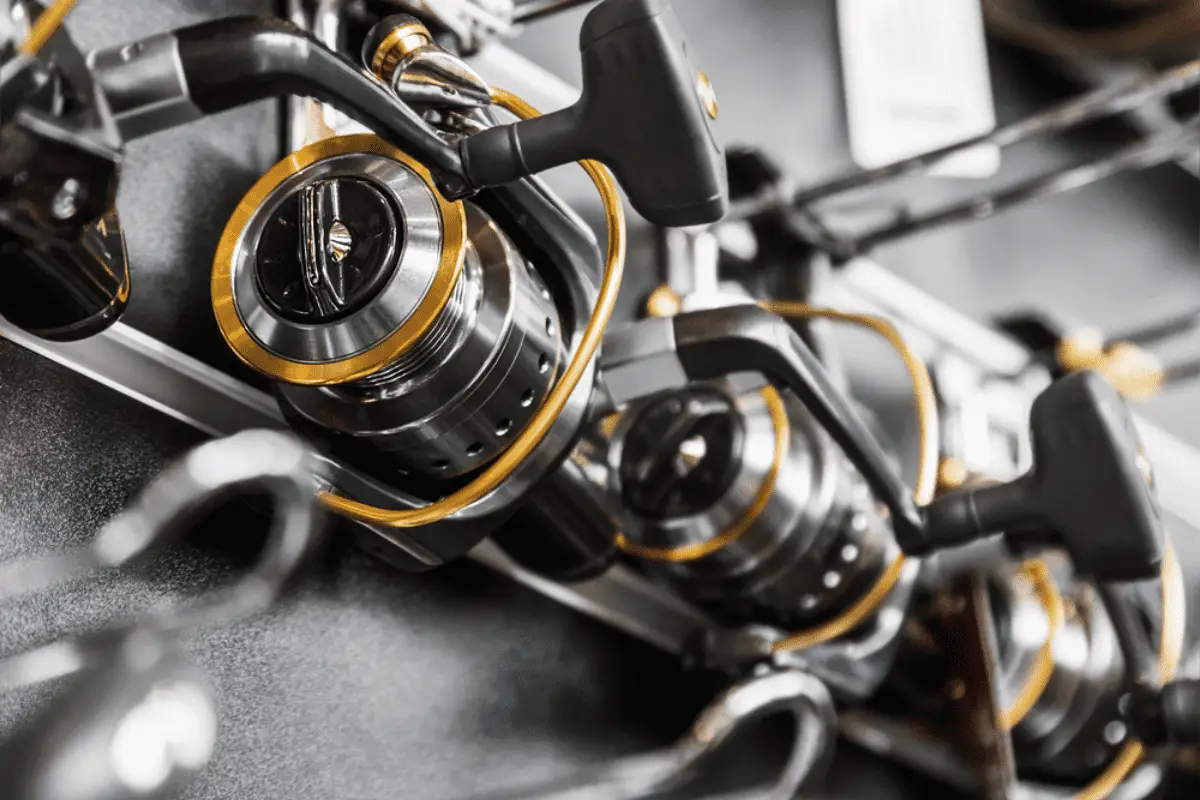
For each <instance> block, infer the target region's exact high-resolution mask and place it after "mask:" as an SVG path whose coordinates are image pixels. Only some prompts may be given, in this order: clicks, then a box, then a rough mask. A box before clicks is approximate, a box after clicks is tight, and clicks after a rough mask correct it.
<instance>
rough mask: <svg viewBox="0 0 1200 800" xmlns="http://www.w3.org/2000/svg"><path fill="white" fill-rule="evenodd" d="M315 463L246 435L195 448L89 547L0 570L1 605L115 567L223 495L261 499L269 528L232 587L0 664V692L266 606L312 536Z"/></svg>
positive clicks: (302, 453) (290, 445) (292, 446)
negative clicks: (270, 518) (265, 500)
mask: <svg viewBox="0 0 1200 800" xmlns="http://www.w3.org/2000/svg"><path fill="white" fill-rule="evenodd" d="M319 473H320V468H319V465H318V462H317V460H316V459H315V458H314V457H313V456H312V454H311V452H310V451H309V450H308V448H307V447H305V446H304V445H303V444H302V443H301V442H300V440H299V439H297V438H295V437H294V436H291V435H289V434H286V433H281V432H278V431H265V430H254V431H245V432H243V433H239V434H236V435H234V436H231V437H229V438H227V439H219V440H216V441H212V442H208V443H206V444H203V445H201V446H199V447H197V448H195V449H194V450H192V451H191V452H189V453H188V454H187V455H185V456H184V457H183V458H181V459H180V460H179V461H176V462H175V463H174V464H172V465H171V466H169V467H167V469H166V470H164V471H163V472H162V473H161V474H159V475H158V476H157V477H156V478H154V480H152V481H151V482H150V484H149V485H148V486H147V487H146V488H145V489H144V490H143V491H142V493H141V494H140V495H139V496H138V498H137V499H136V500H135V501H134V502H133V504H132V505H131V506H130V507H129V508H127V509H126V510H125V511H123V512H122V513H121V514H119V515H118V516H117V517H115V518H114V519H113V520H112V521H111V522H110V523H109V524H108V525H106V526H105V527H104V528H103V529H102V530H101V531H100V533H99V535H97V536H96V538H95V539H94V540H93V541H92V542H91V543H90V544H89V545H87V546H85V547H83V548H80V549H78V550H73V551H68V552H66V553H61V554H56V555H53V556H47V557H44V558H41V559H35V560H30V561H22V562H9V563H6V564H4V565H2V566H0V599H5V598H12V597H16V596H19V595H22V594H26V593H29V592H33V591H36V590H38V589H42V588H45V587H48V586H51V585H54V584H57V583H60V582H63V581H67V580H73V579H77V578H80V577H84V576H86V575H89V574H92V573H94V572H97V571H99V570H101V569H105V568H111V567H116V566H119V565H121V564H125V563H128V562H129V561H131V560H132V559H134V558H136V557H138V556H140V555H142V554H144V553H146V552H148V551H150V550H151V549H153V548H154V547H155V546H156V545H160V544H163V543H165V542H166V541H168V540H171V539H173V538H175V537H177V536H178V535H180V534H181V533H182V531H183V530H185V529H186V527H187V524H188V522H189V521H190V520H191V519H193V518H194V515H195V514H196V513H197V512H198V511H200V510H202V509H204V508H205V507H208V506H210V505H212V504H214V503H216V502H218V501H220V500H222V499H225V498H227V497H229V496H230V495H234V494H238V493H244V492H248V491H256V492H264V493H266V494H268V495H270V497H271V498H272V500H273V507H274V508H273V511H274V523H273V526H272V528H271V531H270V533H269V535H268V538H267V541H266V544H265V545H264V547H263V550H262V555H261V556H260V557H259V560H258V563H257V564H256V565H255V566H254V567H253V568H252V569H251V570H250V571H249V572H248V573H247V574H246V575H245V576H243V577H242V578H241V579H239V580H238V581H237V582H236V583H235V584H233V585H232V586H229V587H226V588H224V589H222V590H217V591H214V592H210V593H209V594H207V595H206V596H205V597H204V598H203V599H201V600H198V601H194V602H191V603H186V604H183V605H180V606H176V607H172V608H167V609H163V610H158V611H154V612H150V613H147V614H145V615H143V616H141V617H139V618H137V619H135V620H133V621H132V622H128V623H124V624H117V625H111V626H109V627H107V628H103V629H101V630H99V631H96V632H93V633H88V634H84V635H80V636H76V637H69V638H64V639H60V640H58V641H55V642H51V643H49V644H45V645H42V646H40V647H35V648H33V649H30V650H27V651H25V652H22V653H17V654H14V655H10V656H7V657H5V658H0V689H5V688H12V687H17V686H26V685H30V684H33V683H38V682H41V681H44V680H48V679H51V678H55V677H60V676H63V675H69V674H72V673H75V672H78V671H80V670H82V669H84V668H86V667H88V666H90V665H94V664H97V663H100V662H102V661H104V659H106V658H107V657H108V656H109V655H110V654H111V653H112V652H113V650H114V648H119V647H120V646H121V645H122V643H123V642H125V641H127V640H129V639H130V638H131V637H132V636H134V635H135V634H137V633H149V634H151V635H154V636H164V635H170V634H173V633H176V632H179V631H182V630H185V629H188V628H194V627H199V626H207V625H216V624H221V623H226V622H230V621H233V620H235V619H239V618H241V617H244V616H247V615H249V614H253V613H256V612H258V611H261V610H263V609H264V608H266V607H268V606H269V605H270V604H271V603H272V602H273V601H274V600H275V598H276V597H277V596H278V595H279V593H280V592H281V591H282V589H283V587H284V585H285V584H286V582H287V580H288V579H289V578H290V577H291V576H292V575H293V574H294V573H295V572H296V571H297V569H298V568H299V567H300V566H301V564H302V562H303V559H304V557H305V556H306V555H307V554H308V553H309V552H311V550H312V546H313V543H314V541H315V539H316V536H317V534H318V524H317V523H318V515H317V507H316V490H317V484H316V481H315V478H314V476H315V475H318V474H319Z"/></svg>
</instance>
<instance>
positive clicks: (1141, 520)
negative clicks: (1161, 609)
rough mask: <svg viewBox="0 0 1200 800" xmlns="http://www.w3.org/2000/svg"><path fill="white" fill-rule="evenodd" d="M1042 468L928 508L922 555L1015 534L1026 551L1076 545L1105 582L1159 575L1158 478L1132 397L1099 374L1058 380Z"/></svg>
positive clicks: (1082, 563) (1037, 414)
mask: <svg viewBox="0 0 1200 800" xmlns="http://www.w3.org/2000/svg"><path fill="white" fill-rule="evenodd" d="M1030 429H1031V434H1032V442H1033V460H1034V466H1033V468H1032V469H1031V470H1030V471H1029V472H1028V473H1027V474H1025V475H1023V476H1021V477H1020V478H1017V479H1016V480H1014V481H1012V482H1010V483H1003V484H998V485H994V486H985V487H982V488H978V489H973V490H970V491H964V492H956V493H954V494H951V495H947V496H945V497H942V498H939V499H938V500H936V501H935V502H934V503H933V504H932V505H930V506H929V507H928V509H927V510H926V525H925V531H924V538H923V540H922V541H919V542H917V541H901V542H900V544H901V546H902V547H904V549H905V551H906V552H908V553H910V554H912V555H921V554H923V553H927V552H931V551H933V550H938V549H942V548H945V547H952V546H954V545H957V544H964V543H966V542H969V541H972V540H974V539H976V538H979V537H980V536H985V535H987V534H991V533H999V532H1005V533H1007V534H1008V536H1009V537H1010V539H1012V540H1014V542H1015V543H1017V544H1018V545H1020V544H1028V543H1046V544H1053V545H1057V546H1062V547H1065V548H1066V549H1067V551H1068V552H1069V553H1070V555H1071V559H1072V560H1073V561H1074V563H1075V568H1076V570H1077V571H1078V572H1079V573H1080V574H1081V575H1084V576H1088V577H1092V578H1096V579H1099V580H1118V581H1120V580H1139V579H1146V578H1152V577H1154V576H1156V575H1157V574H1158V570H1159V565H1160V563H1161V561H1162V556H1163V547H1164V534H1163V526H1162V520H1161V518H1160V512H1159V507H1158V501H1157V499H1156V498H1155V495H1154V492H1153V489H1152V486H1151V483H1152V481H1151V477H1150V475H1149V474H1148V471H1147V469H1146V467H1147V462H1146V459H1145V455H1144V454H1143V453H1142V449H1141V443H1140V440H1139V437H1138V435H1137V431H1136V430H1135V428H1134V424H1133V418H1132V416H1131V415H1130V413H1129V407H1128V406H1127V405H1126V403H1125V400H1124V399H1123V398H1122V397H1121V396H1120V395H1119V394H1118V393H1117V391H1116V389H1114V388H1113V387H1112V386H1111V385H1110V384H1109V383H1108V381H1106V380H1105V379H1104V378H1102V377H1101V376H1100V375H1099V374H1097V373H1095V372H1077V373H1074V374H1072V375H1068V376H1067V377H1065V378H1062V379H1061V380H1058V381H1056V382H1055V383H1053V384H1051V386H1050V387H1049V388H1048V389H1046V390H1045V391H1044V392H1042V394H1041V395H1039V396H1038V398H1037V399H1036V400H1035V401H1034V404H1033V411H1032V414H1031V416H1030Z"/></svg>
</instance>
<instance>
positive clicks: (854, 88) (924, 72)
mask: <svg viewBox="0 0 1200 800" xmlns="http://www.w3.org/2000/svg"><path fill="white" fill-rule="evenodd" d="M837 8H838V34H839V39H840V41H841V51H842V74H843V76H844V78H845V95H846V111H847V120H848V124H849V127H850V151H851V155H852V156H853V158H854V161H855V163H857V164H858V165H859V166H861V167H864V168H868V169H869V168H871V167H879V166H883V165H885V164H891V163H893V162H895V161H899V160H901V159H904V158H909V157H911V156H916V155H920V154H922V153H927V152H929V151H931V150H937V149H939V148H942V147H946V146H948V145H952V144H955V143H957V142H962V141H964V140H966V139H970V138H972V137H975V136H979V135H981V134H984V133H987V132H989V131H991V130H992V129H993V128H994V127H995V125H996V110H995V106H994V103H993V101H992V84H991V79H990V77H989V73H988V61H987V47H986V44H985V41H984V32H983V14H982V11H981V9H980V4H979V0H838V4H837ZM999 167H1000V151H999V148H997V147H995V146H991V145H981V146H979V147H975V148H971V149H970V150H967V151H964V152H963V153H962V154H960V155H957V156H955V157H953V158H951V159H948V160H947V161H945V162H943V163H942V164H940V165H939V166H938V167H937V168H936V169H935V170H933V171H932V174H934V175H943V176H950V177H965V178H977V177H986V176H988V175H993V174H995V173H996V171H997V170H998V169H999Z"/></svg>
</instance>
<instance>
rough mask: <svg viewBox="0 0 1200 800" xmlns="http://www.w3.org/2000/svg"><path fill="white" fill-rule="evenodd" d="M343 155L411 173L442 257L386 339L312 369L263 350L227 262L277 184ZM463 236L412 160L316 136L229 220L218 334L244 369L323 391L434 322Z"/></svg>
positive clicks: (461, 217)
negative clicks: (371, 157)
mask: <svg viewBox="0 0 1200 800" xmlns="http://www.w3.org/2000/svg"><path fill="white" fill-rule="evenodd" d="M346 153H375V154H377V155H381V156H385V157H387V158H391V159H393V160H395V161H398V162H400V163H401V164H404V165H405V166H406V167H408V168H409V169H411V170H412V171H413V172H415V173H416V174H417V175H418V176H419V177H420V178H421V180H422V181H424V183H425V185H426V186H427V187H428V189H429V191H430V192H431V193H432V194H433V198H434V201H435V202H436V203H437V207H438V211H439V212H440V216H441V221H442V256H441V261H440V263H439V264H438V269H437V272H436V273H435V274H434V278H433V282H432V283H431V284H430V286H429V288H428V290H426V292H425V297H424V298H423V299H422V300H421V302H420V303H419V304H418V305H417V307H416V309H414V311H413V312H412V314H410V315H409V317H408V319H407V320H405V321H404V323H403V324H402V325H401V326H400V327H399V328H397V329H396V330H395V331H393V332H392V333H391V334H390V335H389V336H388V337H387V338H386V339H385V340H383V341H382V342H380V343H379V344H377V345H375V346H374V347H371V348H370V349H368V350H366V351H364V352H362V353H358V354H357V355H353V356H350V357H349V358H344V359H341V360H339V361H330V362H326V363H319V364H312V363H306V362H302V361H292V360H290V359H287V358H284V357H282V356H279V355H276V354H275V353H272V352H270V351H269V350H267V349H266V348H265V347H263V346H262V345H261V344H260V343H259V342H258V341H257V340H256V339H255V338H254V337H253V336H252V335H251V334H250V332H249V331H248V330H247V329H246V326H245V324H244V323H243V322H242V319H241V317H240V316H238V312H237V306H236V304H235V303H234V299H233V259H234V256H235V254H236V252H237V247H238V244H239V243H240V242H241V239H242V234H243V232H244V231H245V229H246V225H247V224H248V223H249V222H250V219H251V217H253V216H254V214H255V213H257V212H258V210H259V209H260V208H261V206H262V203H263V201H264V200H266V198H267V196H268V195H270V193H271V192H272V191H274V190H275V189H276V188H277V187H278V186H279V185H280V184H282V183H283V182H284V181H285V180H287V179H288V178H290V177H291V176H293V175H295V174H296V173H298V172H300V171H301V170H303V169H305V168H307V167H309V166H311V165H313V164H315V163H317V162H318V161H321V160H323V159H326V158H331V157H333V156H339V155H344V154H346ZM466 239H467V218H466V214H465V213H464V212H463V206H462V203H451V202H449V201H448V200H446V199H445V198H443V197H442V195H441V193H439V192H438V190H437V187H436V186H435V185H434V183H433V178H432V176H431V175H430V174H429V170H427V169H425V167H423V166H421V164H420V163H419V162H417V161H416V160H415V159H413V158H412V157H410V156H409V155H407V154H406V153H404V152H402V151H401V150H398V149H396V148H395V147H393V146H392V145H390V144H388V143H387V142H385V141H384V140H383V139H380V138H379V137H378V136H375V135H374V134H369V133H364V134H354V135H351V136H337V137H334V138H331V139H322V140H321V141H319V142H314V143H313V144H310V145H308V146H307V147H305V148H303V149H301V150H297V151H296V152H295V153H292V154H291V155H290V156H288V157H287V158H285V159H283V160H282V161H280V162H279V163H278V164H276V165H275V166H274V167H272V168H271V170H270V171H268V172H267V174H266V175H263V176H262V178H261V179H259V181H258V183H256V184H254V187H253V188H251V189H250V191H249V192H247V193H246V196H245V197H243V198H242V201H241V202H240V203H238V207H237V209H236V210H235V211H234V212H233V215H232V216H231V217H230V218H229V223H228V224H227V225H226V226H225V232H224V233H223V234H222V235H221V242H220V244H219V245H218V246H217V255H216V258H215V259H214V261H213V274H212V303H213V314H214V315H215V316H216V318H217V327H219V328H220V329H221V335H222V336H224V337H225V341H226V342H228V343H229V346H230V347H231V348H232V349H233V352H234V353H235V354H236V355H237V357H238V358H240V359H241V360H242V361H244V362H245V363H246V364H247V365H249V366H251V367H253V368H254V369H256V370H258V371H259V372H262V373H263V374H265V375H268V376H270V377H272V378H275V379H277V380H281V381H284V382H285V383H292V384H297V385H300V386H328V385H331V384H337V383H346V382H348V381H353V380H358V379H359V378H364V377H366V376H368V375H370V374H371V373H373V372H375V371H377V370H378V369H380V368H381V367H383V366H385V365H387V364H390V363H391V362H392V361H394V360H396V358H398V357H399V356H401V355H403V354H404V352H405V351H406V350H408V349H409V348H410V347H411V346H412V345H413V343H414V342H416V341H417V339H419V338H420V337H421V335H422V334H424V333H425V331H427V330H428V329H429V327H430V326H431V325H433V322H434V320H436V319H437V317H438V315H439V314H440V313H441V312H442V309H443V308H445V307H446V303H447V302H449V300H450V295H451V294H452V293H453V291H454V286H455V284H456V283H457V282H458V277H459V275H460V274H462V265H463V256H464V253H465V247H466Z"/></svg>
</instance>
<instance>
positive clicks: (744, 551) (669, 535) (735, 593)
mask: <svg viewBox="0 0 1200 800" xmlns="http://www.w3.org/2000/svg"><path fill="white" fill-rule="evenodd" d="M726 391H727V392H730V394H729V395H728V397H729V399H730V401H731V402H732V403H733V407H732V413H733V414H734V415H735V419H736V420H737V421H738V422H739V425H738V427H739V428H740V431H741V433H740V435H739V436H737V438H736V442H735V443H734V446H733V450H732V451H730V452H725V450H722V451H721V452H720V453H717V452H713V449H714V448H716V447H718V446H719V445H718V443H717V442H716V441H715V440H714V439H711V438H710V439H707V440H706V439H705V438H704V437H703V436H699V435H698V436H694V437H692V438H691V439H687V440H685V441H684V442H683V443H682V444H681V445H680V448H681V449H680V452H679V453H674V452H671V453H666V454H662V457H663V458H666V459H670V460H673V461H680V462H692V463H684V464H681V465H678V466H682V467H684V468H687V467H690V468H691V469H693V470H696V469H701V468H703V467H704V465H705V464H706V463H707V462H710V461H712V460H713V459H727V460H729V461H730V462H731V463H730V464H729V467H730V468H731V469H732V474H731V475H730V478H729V480H728V481H727V482H726V483H725V484H724V485H723V486H722V487H720V488H717V487H712V489H709V490H707V491H710V492H711V491H712V490H713V489H715V490H716V491H717V492H718V493H717V494H716V496H712V497H710V498H709V504H708V505H707V507H705V508H703V509H702V510H698V511H695V512H693V513H688V512H687V511H686V510H683V511H682V513H680V514H672V515H670V516H666V517H662V516H660V515H658V514H655V515H654V516H652V517H648V516H645V515H643V514H642V513H639V512H638V510H637V509H636V508H635V507H634V506H632V505H631V504H630V503H628V502H626V503H624V504H623V505H624V506H625V508H626V511H625V514H624V516H625V518H626V519H625V524H626V532H627V534H628V536H629V538H630V540H632V541H633V542H635V543H637V544H642V545H649V546H652V547H671V548H677V547H681V546H685V545H696V544H700V543H703V542H706V541H709V540H711V539H714V538H715V537H717V536H720V535H721V534H722V533H723V532H725V531H727V530H730V529H731V528H733V527H734V526H740V525H744V524H745V521H747V520H748V521H749V525H748V527H746V528H745V530H744V532H743V533H741V535H740V536H738V537H737V538H736V540H734V541H733V542H731V543H729V544H728V545H726V546H725V547H723V548H721V549H719V550H717V551H716V552H714V553H712V554H710V555H706V556H704V557H702V558H698V559H695V560H686V561H682V562H679V563H660V562H658V561H657V560H651V561H648V562H647V564H646V567H647V568H648V569H651V570H653V571H654V572H656V573H659V574H660V575H662V576H663V577H664V578H666V579H667V580H669V581H670V582H671V583H673V584H674V585H676V586H677V587H679V588H680V590H681V591H682V592H683V593H684V594H685V595H686V596H689V597H691V598H693V599H695V600H697V601H698V602H701V603H712V604H714V607H715V608H716V609H720V614H721V615H722V616H724V617H726V618H729V619H738V618H744V619H747V620H757V621H760V622H761V621H771V622H777V623H783V624H786V625H789V626H798V625H806V624H812V623H813V622H816V621H820V620H822V619H825V618H827V617H828V616H830V615H831V614H835V613H837V612H838V611H840V610H842V609H843V608H844V607H845V606H846V604H848V603H850V602H852V601H853V600H854V599H856V598H857V597H858V596H860V595H861V594H862V593H863V592H865V591H866V589H867V588H869V586H870V585H871V583H872V582H873V581H874V580H875V579H876V578H878V575H879V573H880V571H881V570H882V567H883V555H884V551H885V550H886V549H887V546H888V542H889V541H890V529H889V528H888V526H887V523H886V522H885V521H884V520H883V519H882V518H881V517H880V515H879V514H878V512H877V510H876V506H875V503H874V502H873V501H872V499H871V496H870V493H869V491H868V490H867V487H866V486H865V484H863V483H862V481H861V479H859V478H858V476H857V473H855V472H854V471H853V470H852V469H851V468H850V467H849V465H848V464H847V462H846V461H845V458H844V457H843V456H842V455H841V454H840V452H839V451H838V449H837V448H836V447H835V446H834V445H833V442H832V441H831V440H830V439H829V438H828V436H826V434H825V433H824V432H823V431H822V430H821V428H820V426H819V425H818V424H817V423H816V421H815V420H813V419H812V417H811V416H810V415H809V414H808V412H807V411H806V410H805V409H804V407H803V406H802V405H801V404H800V402H799V401H798V400H796V399H795V398H794V397H791V396H790V395H788V394H785V395H784V397H785V401H784V402H785V410H786V423H785V424H786V425H787V432H786V439H785V447H784V448H783V452H777V448H776V446H775V439H776V436H777V431H776V429H775V428H776V426H775V423H774V421H773V419H772V415H771V414H770V413H769V411H768V408H767V402H766V401H765V400H764V396H763V394H762V393H760V392H749V393H736V392H735V390H732V389H728V388H727V389H726ZM677 394H678V402H682V400H683V395H684V394H686V393H685V392H681V393H677ZM666 397H667V398H668V400H667V402H670V400H669V398H672V397H676V395H667V396H666ZM645 413H646V408H645V406H643V407H642V408H639V407H637V406H634V407H632V408H631V409H629V410H628V411H627V412H626V413H625V414H623V415H622V419H621V421H620V422H619V423H618V424H617V426H616V430H615V431H614V433H613V439H612V446H611V448H610V450H609V454H608V464H609V483H610V490H611V491H612V492H614V493H616V494H618V495H620V494H621V493H622V491H626V492H627V490H628V489H629V487H628V486H625V487H623V486H622V483H621V482H622V476H623V475H624V474H625V472H626V469H625V467H627V466H628V464H626V462H627V461H628V457H627V456H628V455H629V453H628V452H627V451H628V450H629V445H630V444H631V442H630V437H631V436H639V435H641V434H642V432H641V431H640V427H641V426H640V425H639V422H640V419H639V418H640V417H641V416H642V415H644V414H645ZM661 433H662V434H663V435H665V433H666V431H665V430H663V431H662V432H661ZM640 444H641V443H639V446H640ZM673 444H674V441H673V440H672V441H670V442H667V443H666V446H671V445H673ZM650 446H651V447H652V448H653V447H654V445H653V444H651V445H650ZM689 446H690V447H693V448H694V449H696V453H694V454H693V453H691V452H690V451H689V452H685V451H684V449H685V448H687V447H689ZM776 459H778V462H776ZM668 466H670V465H668ZM768 474H774V486H773V489H772V490H771V491H770V496H769V498H768V499H767V500H766V502H765V504H762V505H758V504H756V498H757V497H758V495H759V494H760V492H761V490H762V487H763V485H764V482H765V481H766V480H767V476H768ZM680 479H682V478H676V480H680ZM764 614H765V617H764Z"/></svg>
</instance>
